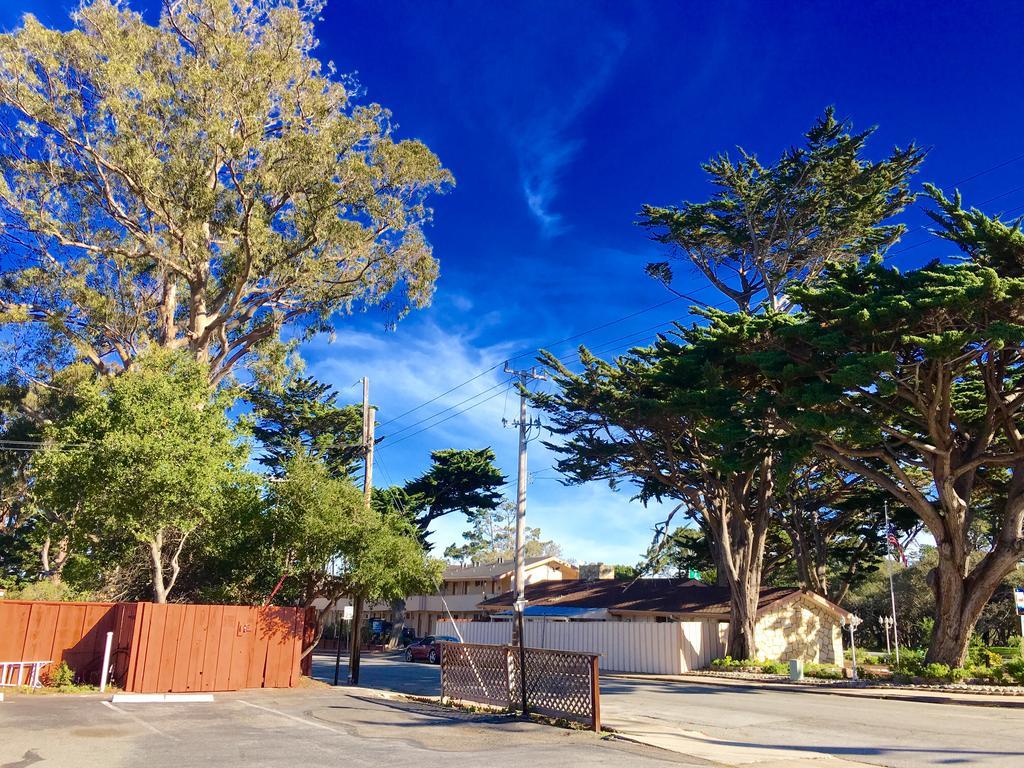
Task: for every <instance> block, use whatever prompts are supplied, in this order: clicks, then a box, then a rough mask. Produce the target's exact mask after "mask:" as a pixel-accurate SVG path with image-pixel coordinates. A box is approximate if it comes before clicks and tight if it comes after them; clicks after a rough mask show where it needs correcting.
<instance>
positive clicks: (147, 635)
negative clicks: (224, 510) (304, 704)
mask: <svg viewBox="0 0 1024 768" xmlns="http://www.w3.org/2000/svg"><path fill="white" fill-rule="evenodd" d="M304 629H305V612H304V611H303V610H302V609H301V608H279V607H265V608H264V607H261V608H255V607H250V606H241V605H176V604H170V605H156V604H153V603H47V602H28V601H15V600H0V661H36V660H46V659H52V660H53V661H54V663H59V662H60V661H62V660H63V661H66V662H67V663H68V666H70V667H71V668H72V669H74V670H75V673H76V676H77V677H78V678H79V679H80V680H84V681H87V682H92V683H96V682H98V681H99V676H100V667H101V666H102V663H103V646H104V643H105V642H106V633H107V632H110V631H112V632H114V653H113V656H112V661H113V664H114V680H115V682H117V684H118V685H120V686H122V687H123V688H124V689H125V690H128V691H138V692H147V693H152V692H186V691H233V690H238V689H240V688H261V687H262V688H287V687H290V686H293V685H295V684H296V682H297V681H298V678H299V675H300V671H299V657H300V655H301V650H302V637H303V631H304Z"/></svg>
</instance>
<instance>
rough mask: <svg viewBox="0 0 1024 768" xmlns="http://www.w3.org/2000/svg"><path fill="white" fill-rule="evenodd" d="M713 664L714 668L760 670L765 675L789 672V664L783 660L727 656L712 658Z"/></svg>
mask: <svg viewBox="0 0 1024 768" xmlns="http://www.w3.org/2000/svg"><path fill="white" fill-rule="evenodd" d="M711 666H712V667H713V668H714V669H722V670H726V671H730V672H760V673H762V674H765V675H785V674H788V673H789V665H788V664H787V663H785V662H783V661H770V660H768V659H761V660H758V659H734V658H733V657H732V656H725V657H724V658H721V659H712V660H711Z"/></svg>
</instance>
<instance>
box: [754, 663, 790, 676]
mask: <svg viewBox="0 0 1024 768" xmlns="http://www.w3.org/2000/svg"><path fill="white" fill-rule="evenodd" d="M761 671H762V672H764V673H765V674H766V675H785V674H788V672H789V664H786V663H785V662H783V661H766V662H765V663H764V664H762V665H761Z"/></svg>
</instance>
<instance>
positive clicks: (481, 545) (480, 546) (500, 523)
mask: <svg viewBox="0 0 1024 768" xmlns="http://www.w3.org/2000/svg"><path fill="white" fill-rule="evenodd" d="M525 530H526V556H527V557H528V558H533V557H560V556H561V555H562V548H561V547H560V546H559V545H558V544H556V543H555V542H554V541H550V540H548V541H544V540H542V539H541V533H540V528H534V527H530V526H527V527H526V529H525ZM462 539H463V541H464V542H465V543H464V544H462V545H461V546H459V545H456V544H454V543H453V544H451V545H450V546H449V547H447V548H446V549H445V551H444V556H445V557H446V558H448V559H449V560H459V561H467V560H468V561H470V562H472V563H493V562H495V561H496V560H498V559H499V558H501V559H505V560H511V559H512V558H513V557H514V556H515V544H516V508H515V505H513V504H512V503H511V502H507V501H506V502H502V503H501V504H500V505H499V506H498V508H497V509H494V510H485V509H481V510H479V511H478V512H476V513H475V514H474V515H473V527H472V528H470V529H469V530H468V531H464V532H463V534H462Z"/></svg>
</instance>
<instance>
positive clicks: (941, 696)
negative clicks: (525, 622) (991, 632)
mask: <svg viewBox="0 0 1024 768" xmlns="http://www.w3.org/2000/svg"><path fill="white" fill-rule="evenodd" d="M603 677H604V678H605V679H609V678H611V679H616V678H617V679H624V680H646V681H655V682H662V683H692V684H696V685H719V686H723V687H726V688H729V687H732V688H767V689H771V690H782V691H794V692H797V693H815V694H823V695H826V696H846V697H847V698H854V699H857V698H859V699H887V700H890V701H912V702H916V703H919V704H958V705H961V706H967V707H1005V708H1008V709H1024V696H1005V695H1003V696H1001V695H999V694H985V693H975V694H969V695H970V696H972V697H973V698H964V697H962V696H958V695H956V694H950V693H947V692H939V691H936V692H935V693H924V692H921V693H918V692H916V691H911V692H907V691H905V689H904V690H899V691H892V690H886V689H885V688H880V687H879V688H874V687H870V686H866V687H864V688H839V687H835V686H825V685H821V686H816V685H795V684H792V683H773V682H768V681H765V680H733V679H730V678H724V677H712V676H710V675H679V676H678V677H676V676H666V675H629V674H613V673H607V674H605V675H604V676H603Z"/></svg>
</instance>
